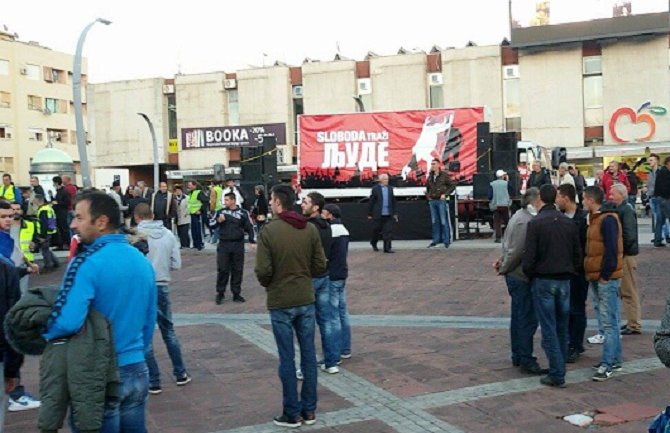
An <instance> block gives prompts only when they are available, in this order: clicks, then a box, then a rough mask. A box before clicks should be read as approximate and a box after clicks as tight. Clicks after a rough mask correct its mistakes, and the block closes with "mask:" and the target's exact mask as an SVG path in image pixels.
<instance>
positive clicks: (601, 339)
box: [586, 334, 605, 344]
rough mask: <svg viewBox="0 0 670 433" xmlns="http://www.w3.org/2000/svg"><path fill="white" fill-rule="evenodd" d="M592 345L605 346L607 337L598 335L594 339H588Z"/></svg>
mask: <svg viewBox="0 0 670 433" xmlns="http://www.w3.org/2000/svg"><path fill="white" fill-rule="evenodd" d="M586 341H588V342H589V343H591V344H603V343H604V342H605V336H604V335H602V334H596V335H594V336H593V337H589V338H587V339H586Z"/></svg>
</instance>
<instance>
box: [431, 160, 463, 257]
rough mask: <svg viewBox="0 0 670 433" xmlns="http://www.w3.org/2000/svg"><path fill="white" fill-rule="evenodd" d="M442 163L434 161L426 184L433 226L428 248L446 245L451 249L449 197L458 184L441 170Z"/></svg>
mask: <svg viewBox="0 0 670 433" xmlns="http://www.w3.org/2000/svg"><path fill="white" fill-rule="evenodd" d="M441 165H442V163H441V162H440V160H439V159H433V161H432V162H431V163H430V172H429V173H428V180H427V183H426V198H428V205H429V206H430V222H431V223H432V225H433V240H432V242H431V243H430V244H429V245H428V248H432V247H434V246H436V245H437V244H438V243H440V242H442V243H444V247H445V248H449V244H450V243H451V224H450V223H449V202H448V201H447V200H448V199H449V195H450V194H451V193H452V192H453V191H454V189H455V188H456V184H455V183H454V182H453V181H452V180H451V178H450V177H449V173H447V172H446V171H442V170H441Z"/></svg>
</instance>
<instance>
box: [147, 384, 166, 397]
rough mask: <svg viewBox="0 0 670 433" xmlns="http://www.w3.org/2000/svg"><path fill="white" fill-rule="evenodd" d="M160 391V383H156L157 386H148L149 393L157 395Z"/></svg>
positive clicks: (161, 390)
mask: <svg viewBox="0 0 670 433" xmlns="http://www.w3.org/2000/svg"><path fill="white" fill-rule="evenodd" d="M161 392H163V389H162V388H161V386H160V385H157V386H150V387H149V394H152V395H158V394H160V393H161Z"/></svg>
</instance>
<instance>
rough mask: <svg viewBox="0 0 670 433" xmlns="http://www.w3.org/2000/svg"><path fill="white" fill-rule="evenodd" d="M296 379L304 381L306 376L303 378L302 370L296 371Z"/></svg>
mask: <svg viewBox="0 0 670 433" xmlns="http://www.w3.org/2000/svg"><path fill="white" fill-rule="evenodd" d="M295 378H296V379H298V380H303V379H304V378H305V376H303V374H302V370H301V369H297V370H296V371H295Z"/></svg>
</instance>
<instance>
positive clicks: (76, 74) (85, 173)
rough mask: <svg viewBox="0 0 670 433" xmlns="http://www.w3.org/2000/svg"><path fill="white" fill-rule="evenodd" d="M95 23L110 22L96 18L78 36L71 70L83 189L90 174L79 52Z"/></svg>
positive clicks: (87, 185) (108, 23)
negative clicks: (82, 108) (82, 107)
mask: <svg viewBox="0 0 670 433" xmlns="http://www.w3.org/2000/svg"><path fill="white" fill-rule="evenodd" d="M95 23H102V24H104V25H107V26H108V25H110V24H111V23H112V22H111V21H109V20H106V19H104V18H98V19H97V20H95V21H93V22H92V23H90V24H89V25H87V26H86V27H85V28H84V30H83V31H82V32H81V35H79V41H78V42H77V51H76V53H75V55H74V66H73V68H72V92H73V99H74V101H73V102H74V120H75V124H76V127H77V149H78V150H79V161H80V164H81V179H82V183H83V184H84V188H90V187H91V173H90V172H89V168H88V156H87V153H86V134H85V133H84V116H83V114H82V111H81V52H82V51H83V49H84V40H85V39H86V35H87V34H88V31H89V30H90V29H91V27H93V25H94V24H95Z"/></svg>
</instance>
